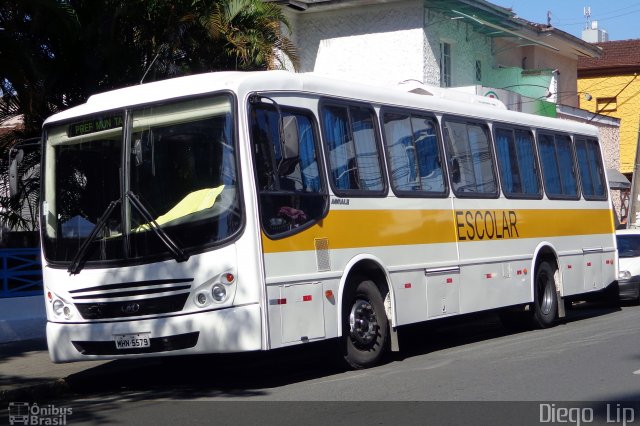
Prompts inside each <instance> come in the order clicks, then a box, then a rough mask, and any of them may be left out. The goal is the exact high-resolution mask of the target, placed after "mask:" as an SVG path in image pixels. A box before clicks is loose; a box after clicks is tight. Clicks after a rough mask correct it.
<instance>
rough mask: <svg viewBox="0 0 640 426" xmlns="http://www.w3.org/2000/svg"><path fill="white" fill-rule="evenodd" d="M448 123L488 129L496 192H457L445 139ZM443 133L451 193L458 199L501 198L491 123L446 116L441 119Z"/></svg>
mask: <svg viewBox="0 0 640 426" xmlns="http://www.w3.org/2000/svg"><path fill="white" fill-rule="evenodd" d="M447 121H451V122H457V123H464V124H465V125H466V126H468V125H475V126H478V127H482V128H484V129H486V132H485V134H486V136H487V146H488V148H489V155H490V156H491V159H490V160H491V166H492V167H491V168H492V171H493V179H494V181H495V191H494V192H457V191H456V190H455V187H454V185H453V176H452V174H453V171H452V170H451V167H450V164H449V158H453V155H452V153H450V152H449V147H448V144H447V141H446V138H445V126H446V123H447ZM441 132H442V143H443V145H444V154H445V159H446V163H447V166H446V169H447V176H448V178H449V187H450V188H451V191H452V192H453V194H454V195H455V196H456V197H457V198H478V199H495V198H499V197H500V185H499V181H498V174H499V173H498V168H497V167H498V166H497V164H496V153H495V148H494V141H493V134H492V132H491V126H489V122H488V121H485V120H482V119H478V118H473V117H466V116H462V115H453V114H445V115H443V116H442V119H441Z"/></svg>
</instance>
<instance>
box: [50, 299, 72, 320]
mask: <svg viewBox="0 0 640 426" xmlns="http://www.w3.org/2000/svg"><path fill="white" fill-rule="evenodd" d="M51 308H52V309H53V313H54V314H55V315H56V316H57V317H60V316H62V311H63V310H64V308H65V306H64V303H63V302H62V300H60V299H55V300H54V301H53V304H52V305H51ZM67 309H69V308H67Z"/></svg>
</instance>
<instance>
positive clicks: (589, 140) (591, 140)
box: [573, 135, 609, 201]
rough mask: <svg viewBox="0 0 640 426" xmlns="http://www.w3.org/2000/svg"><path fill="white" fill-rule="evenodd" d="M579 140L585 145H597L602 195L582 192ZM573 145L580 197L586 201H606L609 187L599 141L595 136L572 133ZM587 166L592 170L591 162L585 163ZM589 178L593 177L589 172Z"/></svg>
mask: <svg viewBox="0 0 640 426" xmlns="http://www.w3.org/2000/svg"><path fill="white" fill-rule="evenodd" d="M579 141H583V142H584V143H585V145H588V144H589V143H595V145H596V146H597V148H598V150H597V152H598V160H600V165H601V166H602V174H601V175H600V178H602V183H603V187H604V191H603V193H604V194H603V195H587V194H585V192H584V185H583V181H582V169H581V168H580V160H579V157H578V142H579ZM573 146H574V150H575V156H576V165H577V171H578V177H579V179H580V190H581V191H580V192H581V194H582V197H583V198H584V199H585V200H587V201H606V200H608V199H609V188H608V185H607V176H606V175H607V172H606V165H605V164H604V158H603V157H602V150H601V148H602V147H601V145H600V141H599V140H598V139H597V138H593V137H590V136H583V135H574V137H573ZM587 165H588V167H589V171H592V169H591V166H592V163H587ZM591 179H593V174H591Z"/></svg>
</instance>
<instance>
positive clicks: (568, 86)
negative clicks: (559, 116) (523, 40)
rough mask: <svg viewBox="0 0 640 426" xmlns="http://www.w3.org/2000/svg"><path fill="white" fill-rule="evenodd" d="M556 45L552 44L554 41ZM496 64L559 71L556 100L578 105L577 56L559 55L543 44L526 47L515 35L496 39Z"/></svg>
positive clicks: (525, 68)
mask: <svg viewBox="0 0 640 426" xmlns="http://www.w3.org/2000/svg"><path fill="white" fill-rule="evenodd" d="M551 44H553V43H551ZM494 51H495V52H496V53H495V56H496V65H497V66H499V67H518V68H521V69H524V70H558V71H559V72H558V73H557V74H556V76H557V79H558V86H557V97H558V100H557V103H558V104H562V105H569V106H572V107H577V106H578V104H579V101H578V95H577V92H578V88H577V84H576V79H577V67H578V59H577V58H573V57H567V56H564V55H560V54H558V53H556V52H554V51H552V50H550V49H548V48H545V47H542V46H523V47H520V46H519V43H518V42H516V41H515V39H513V38H498V39H496V40H495V49H494Z"/></svg>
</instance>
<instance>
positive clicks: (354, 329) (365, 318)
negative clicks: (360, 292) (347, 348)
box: [349, 299, 378, 346]
mask: <svg viewBox="0 0 640 426" xmlns="http://www.w3.org/2000/svg"><path fill="white" fill-rule="evenodd" d="M349 327H350V335H351V339H352V340H353V341H354V343H358V344H359V345H361V346H369V345H371V344H372V343H373V342H375V339H376V336H377V333H378V321H377V319H376V313H375V311H374V310H373V307H372V306H371V304H370V303H369V302H368V301H366V300H362V299H357V300H356V301H355V302H354V303H353V306H352V307H351V313H350V315H349Z"/></svg>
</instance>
